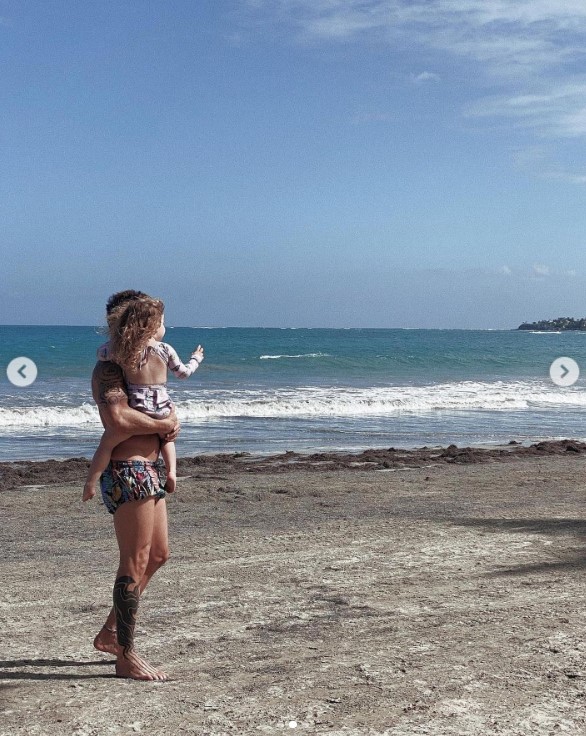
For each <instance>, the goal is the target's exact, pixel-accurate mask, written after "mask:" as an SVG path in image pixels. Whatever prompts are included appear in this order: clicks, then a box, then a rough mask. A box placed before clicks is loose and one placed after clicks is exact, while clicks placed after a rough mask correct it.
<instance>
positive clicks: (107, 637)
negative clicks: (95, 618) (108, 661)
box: [94, 626, 118, 654]
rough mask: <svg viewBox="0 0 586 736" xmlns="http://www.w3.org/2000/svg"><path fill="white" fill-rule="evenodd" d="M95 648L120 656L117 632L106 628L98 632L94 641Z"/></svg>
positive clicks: (103, 627)
mask: <svg viewBox="0 0 586 736" xmlns="http://www.w3.org/2000/svg"><path fill="white" fill-rule="evenodd" d="M94 647H95V648H96V649H97V650H98V651H99V652H106V653H107V654H118V640H117V638H116V630H115V629H109V628H107V627H106V626H102V628H101V629H100V630H99V631H98V633H97V636H96V638H95V639H94Z"/></svg>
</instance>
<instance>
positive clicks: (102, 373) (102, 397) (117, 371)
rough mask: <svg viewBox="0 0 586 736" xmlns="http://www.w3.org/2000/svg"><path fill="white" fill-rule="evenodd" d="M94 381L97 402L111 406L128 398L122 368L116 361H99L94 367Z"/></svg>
mask: <svg viewBox="0 0 586 736" xmlns="http://www.w3.org/2000/svg"><path fill="white" fill-rule="evenodd" d="M94 381H95V382H96V387H97V395H98V404H105V405H108V406H112V405H113V404H118V403H120V402H121V401H125V400H126V399H127V398H128V396H127V394H126V389H125V385H124V375H123V373H122V369H121V368H120V366H119V365H116V363H110V362H105V361H104V362H100V363H99V364H98V365H97V366H96V368H95V369H94Z"/></svg>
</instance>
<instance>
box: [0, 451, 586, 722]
mask: <svg viewBox="0 0 586 736" xmlns="http://www.w3.org/2000/svg"><path fill="white" fill-rule="evenodd" d="M585 449H586V448H585V446H584V445H582V444H581V443H578V442H565V443H541V444H540V445H534V446H532V447H531V448H529V447H521V446H511V447H508V448H507V447H505V448H501V449H498V450H477V449H474V450H467V449H465V448H464V449H460V448H455V447H453V446H452V447H451V448H447V449H445V450H441V449H437V448H435V449H433V448H432V449H424V450H419V451H412V452H408V451H396V450H385V451H370V452H367V453H362V454H361V455H343V456H342V455H334V454H321V455H313V456H301V455H296V454H294V453H288V454H286V455H281V456H279V457H276V458H255V457H252V456H247V455H242V454H240V455H231V456H213V457H207V458H206V457H202V458H196V459H192V460H188V459H183V460H182V461H181V464H180V475H181V476H183V477H182V479H181V481H180V484H179V490H178V492H177V493H176V494H175V495H174V496H173V497H170V498H169V515H170V533H171V546H172V555H171V559H170V561H169V563H168V564H167V566H166V567H164V568H163V569H162V570H161V571H160V572H159V573H158V574H157V575H156V576H155V578H154V579H153V581H152V583H151V585H150V587H149V588H148V590H147V592H146V593H145V595H144V597H143V599H142V601H141V610H140V618H139V623H138V627H137V628H138V633H137V646H138V647H139V651H141V653H143V654H144V655H145V656H146V657H147V658H149V659H150V660H151V661H152V662H153V663H155V664H157V665H161V666H163V667H164V668H165V669H166V671H167V672H168V673H169V675H170V677H171V678H172V679H171V681H170V682H168V683H159V684H153V683H138V682H132V681H126V680H120V679H117V678H115V677H114V667H113V660H112V657H111V656H109V655H104V654H101V653H98V652H96V651H95V650H93V648H92V639H93V636H94V635H95V633H96V631H97V629H99V627H100V626H101V624H102V622H103V619H104V617H105V616H106V614H107V612H108V610H109V604H110V596H111V588H112V583H113V576H114V572H115V568H116V565H117V549H116V543H115V539H114V534H113V530H112V522H111V518H110V516H109V515H108V514H107V513H106V512H105V510H104V508H103V507H102V506H101V505H99V504H98V503H95V502H92V503H91V504H88V505H85V506H82V504H81V502H80V495H81V484H80V482H79V478H81V477H83V468H84V467H85V465H86V463H85V461H84V460H72V461H66V462H65V463H55V462H54V461H53V463H48V464H46V463H4V464H2V465H1V466H0V479H1V482H2V484H3V485H2V488H3V490H2V502H3V516H4V519H3V524H2V525H1V527H0V535H1V537H2V548H3V550H4V553H3V555H2V558H1V560H0V576H1V586H0V590H1V593H0V626H1V631H2V635H1V640H2V653H1V655H0V660H1V661H0V734H2V736H15V735H17V734H43V735H47V736H53V735H55V736H57V735H59V736H61V735H62V734H72V735H75V736H93V735H95V736H98V735H99V736H102V735H103V734H110V733H111V734H132V733H149V734H167V733H169V734H202V735H204V734H205V735H208V734H209V735H213V736H220V735H221V734H243V735H246V734H279V733H282V734H294V733H299V734H301V733H307V734H321V733H328V734H361V735H362V734H364V735H372V736H375V735H376V736H379V735H383V734H385V735H387V734H388V735H389V736H412V735H413V736H415V735H416V734H430V735H433V736H448V735H449V736H451V735H452V734H453V735H456V734H459V735H462V736H463V735H466V736H468V735H470V736H472V735H476V734H479V735H480V734H507V735H508V736H524V735H525V734H526V735H527V736H529V735H531V736H536V735H538V736H541V735H543V736H545V735H546V734H558V733H568V734H576V735H577V734H582V733H584V732H586V641H585V637H584V622H585V621H584V610H585V603H586V581H585V576H584V567H585V559H586V557H585V546H584V545H585V541H584V536H585V533H586V507H585V504H584V500H585V496H586V454H585V453H584V450H585ZM49 468H52V469H53V471H54V475H53V476H52V475H51V473H50V472H49ZM49 481H50V482H49Z"/></svg>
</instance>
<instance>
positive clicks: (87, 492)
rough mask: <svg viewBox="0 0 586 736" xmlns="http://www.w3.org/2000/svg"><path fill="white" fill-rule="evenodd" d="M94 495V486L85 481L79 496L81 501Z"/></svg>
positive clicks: (87, 499)
mask: <svg viewBox="0 0 586 736" xmlns="http://www.w3.org/2000/svg"><path fill="white" fill-rule="evenodd" d="M95 495H96V488H95V486H94V485H93V484H92V483H86V484H85V485H84V487H83V496H82V497H81V500H82V501H89V500H90V498H93V497H94V496H95Z"/></svg>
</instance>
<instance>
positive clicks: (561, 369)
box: [549, 356, 580, 386]
mask: <svg viewBox="0 0 586 736" xmlns="http://www.w3.org/2000/svg"><path fill="white" fill-rule="evenodd" d="M549 376H550V378H551V380H552V381H553V382H554V383H555V384H556V386H572V385H573V384H574V383H576V381H577V380H578V378H579V377H580V366H579V365H578V363H576V361H575V360H574V359H573V358H567V357H565V356H564V357H562V358H556V359H555V360H554V361H553V363H552V364H551V365H550V366H549Z"/></svg>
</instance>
